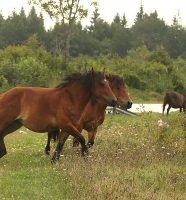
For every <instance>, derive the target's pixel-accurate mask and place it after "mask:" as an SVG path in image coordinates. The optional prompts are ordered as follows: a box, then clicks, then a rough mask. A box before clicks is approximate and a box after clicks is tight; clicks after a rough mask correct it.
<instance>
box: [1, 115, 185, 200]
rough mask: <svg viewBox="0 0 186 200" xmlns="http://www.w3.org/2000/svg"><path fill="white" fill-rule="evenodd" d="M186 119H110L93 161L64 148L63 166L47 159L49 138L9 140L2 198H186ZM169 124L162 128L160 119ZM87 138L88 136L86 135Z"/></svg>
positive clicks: (29, 135) (13, 136)
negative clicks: (45, 149)
mask: <svg viewBox="0 0 186 200" xmlns="http://www.w3.org/2000/svg"><path fill="white" fill-rule="evenodd" d="M185 117H186V116H185V115H184V114H183V113H181V114H180V113H171V114H170V116H169V117H168V118H167V117H166V116H164V117H162V116H161V115H160V114H153V113H144V114H141V115H140V116H137V117H129V116H125V115H107V117H106V120H105V122H104V124H103V125H102V126H101V127H99V131H98V134H97V137H96V141H95V145H94V146H93V147H92V148H91V149H90V152H89V156H88V157H87V158H86V159H84V158H82V157H81V156H80V149H79V148H72V138H69V139H68V141H67V143H66V144H65V146H64V151H63V154H62V156H61V158H60V161H59V163H57V164H56V165H51V164H50V157H47V156H45V155H44V153H43V152H44V145H45V143H46V134H36V133H33V132H31V131H28V130H26V129H25V128H23V129H22V131H24V132H23V133H22V132H20V131H17V132H16V133H13V134H10V135H8V136H7V137H6V141H5V142H6V146H7V150H8V154H7V155H6V156H5V157H3V158H2V159H1V160H0V199H2V200H9V199H10V200H11V199H15V200H28V199H30V200H32V199H35V200H40V199H45V200H47V199H50V200H51V199H52V200H59V199H60V200H61V199H65V200H66V199H69V200H71V199H85V200H88V199H90V200H91V199H112V200H113V199H121V200H123V199H124V200H125V199H139V200H143V199H146V200H148V199H150V200H160V199H162V200H166V199H167V200H169V199H170V200H175V199H179V200H184V199H186V118H185ZM159 119H161V120H163V122H165V123H164V125H163V126H159V125H158V120H159ZM84 134H86V133H84Z"/></svg>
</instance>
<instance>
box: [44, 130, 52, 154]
mask: <svg viewBox="0 0 186 200" xmlns="http://www.w3.org/2000/svg"><path fill="white" fill-rule="evenodd" d="M51 136H52V132H48V138H47V144H46V147H45V154H46V155H50V140H51Z"/></svg>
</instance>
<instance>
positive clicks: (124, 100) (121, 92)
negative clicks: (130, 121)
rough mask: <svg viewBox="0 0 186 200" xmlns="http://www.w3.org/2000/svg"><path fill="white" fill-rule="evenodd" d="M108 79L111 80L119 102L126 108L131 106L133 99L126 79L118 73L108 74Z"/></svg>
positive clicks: (111, 85)
mask: <svg viewBox="0 0 186 200" xmlns="http://www.w3.org/2000/svg"><path fill="white" fill-rule="evenodd" d="M107 80H108V81H109V83H110V87H111V89H112V91H113V92H114V94H115V96H116V98H117V104H118V105H119V106H121V107H123V108H126V109H129V108H131V107H132V101H131V99H130V97H129V93H128V89H127V86H126V84H125V82H124V79H123V78H121V77H119V76H117V75H107Z"/></svg>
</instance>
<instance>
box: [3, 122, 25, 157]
mask: <svg viewBox="0 0 186 200" xmlns="http://www.w3.org/2000/svg"><path fill="white" fill-rule="evenodd" d="M21 126H22V124H21V123H20V122H19V121H18V120H16V121H14V122H12V123H11V124H10V125H8V127H6V128H5V129H3V131H1V133H0V158H1V157H3V156H4V155H6V153H7V151H6V146H5V143H4V137H5V136H6V135H8V134H9V133H12V132H14V131H16V130H17V129H19V128H20V127H21Z"/></svg>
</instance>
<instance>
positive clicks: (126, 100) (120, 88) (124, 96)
mask: <svg viewBox="0 0 186 200" xmlns="http://www.w3.org/2000/svg"><path fill="white" fill-rule="evenodd" d="M106 78H107V80H108V81H109V83H110V87H111V89H112V91H113V93H114V94H115V96H116V97H117V104H118V105H120V106H122V107H125V108H131V106H132V101H131V99H130V97H129V95H128V90H127V87H126V84H125V83H124V79H123V78H121V77H119V76H117V75H107V76H106ZM106 107H107V103H105V102H104V101H102V100H100V99H96V98H91V99H90V100H89V102H88V104H87V106H86V107H85V109H84V112H83V114H82V116H81V119H82V127H80V129H82V128H83V129H85V130H86V131H88V146H89V147H90V146H92V145H93V144H94V139H95V136H96V133H97V128H98V126H99V125H101V124H102V123H103V121H104V118H105V109H106ZM58 132H59V130H56V131H53V132H49V133H48V140H47V145H46V147H45V153H46V154H49V152H50V140H51V139H52V138H53V139H55V140H56V138H57V136H58ZM63 134H64V135H66V134H65V133H63ZM67 135H68V134H67ZM65 139H66V138H65ZM78 143H79V141H78V140H77V138H74V142H73V146H77V145H78Z"/></svg>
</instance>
